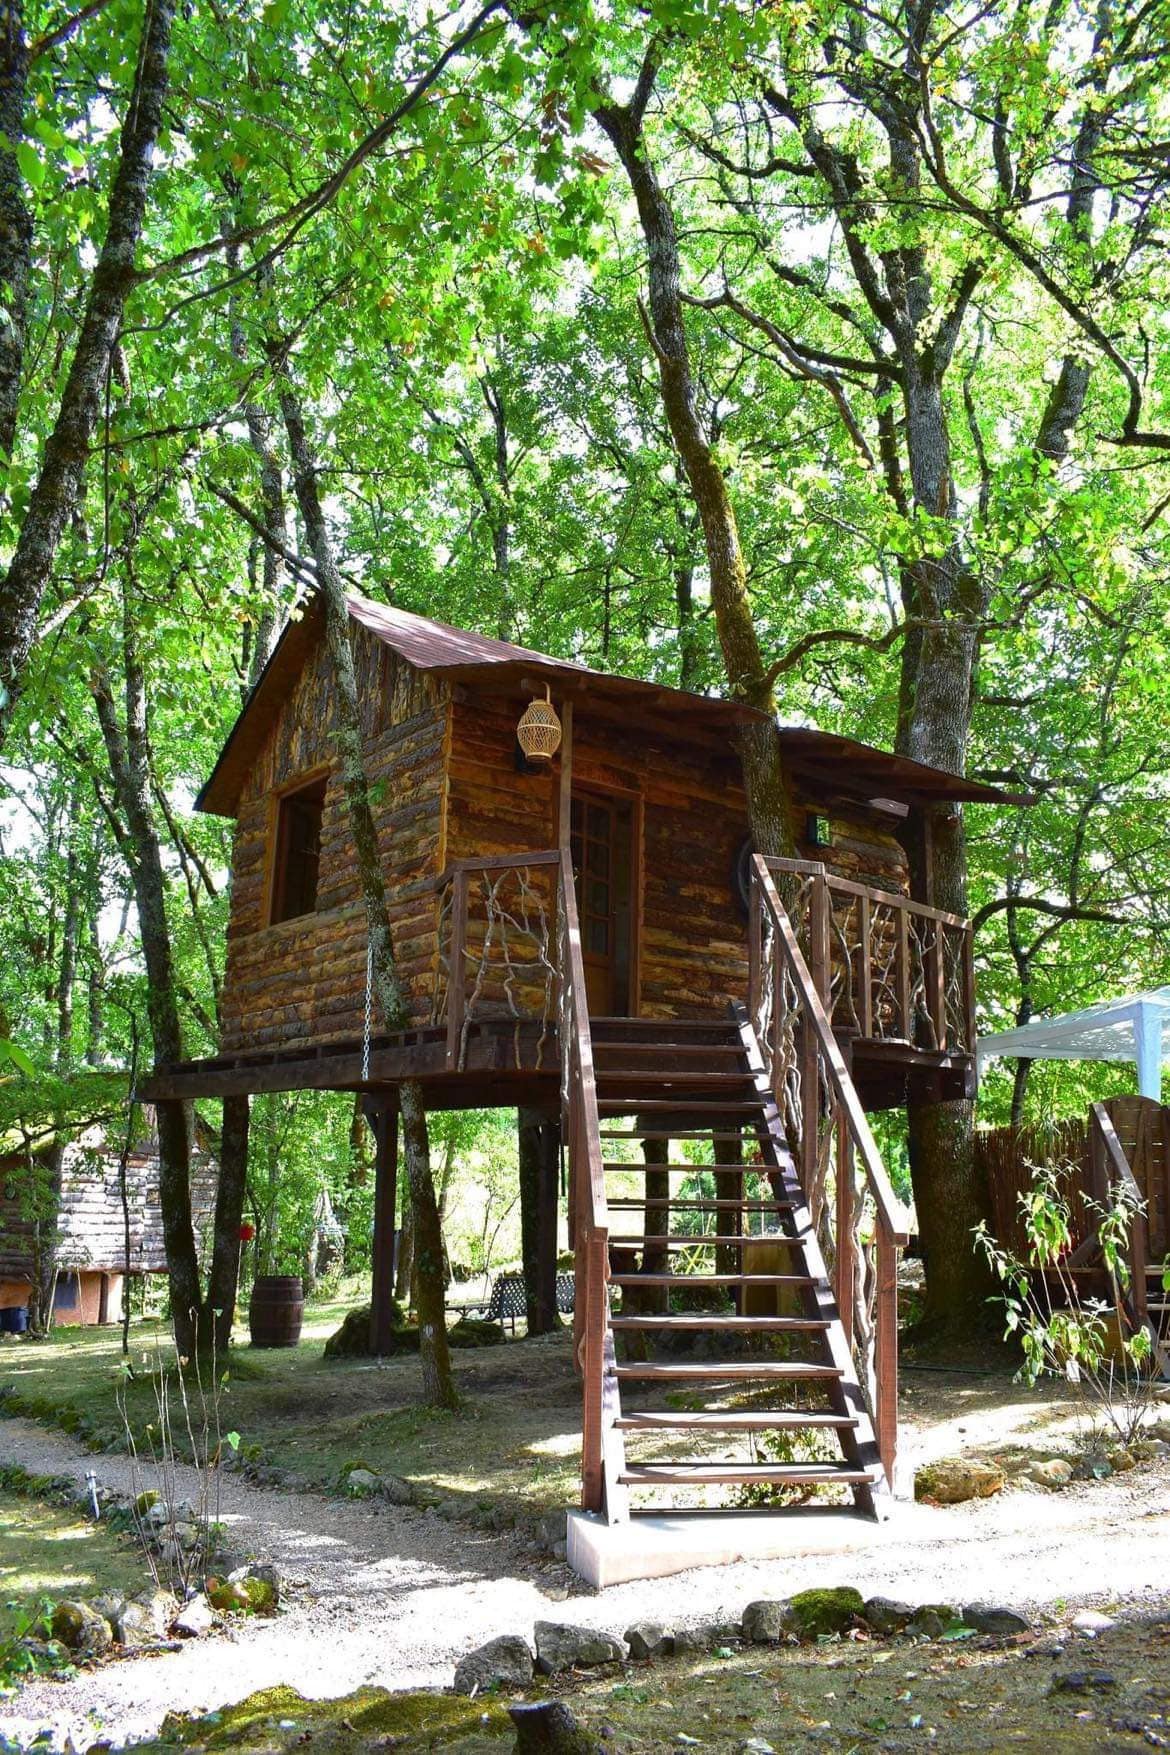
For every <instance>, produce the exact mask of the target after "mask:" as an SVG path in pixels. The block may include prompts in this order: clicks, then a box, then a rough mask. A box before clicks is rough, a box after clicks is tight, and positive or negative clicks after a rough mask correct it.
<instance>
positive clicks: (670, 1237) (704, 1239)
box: [609, 1231, 805, 1249]
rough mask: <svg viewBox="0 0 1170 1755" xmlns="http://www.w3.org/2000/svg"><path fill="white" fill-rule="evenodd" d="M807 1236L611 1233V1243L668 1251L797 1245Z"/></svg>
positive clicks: (758, 1233) (710, 1232)
mask: <svg viewBox="0 0 1170 1755" xmlns="http://www.w3.org/2000/svg"><path fill="white" fill-rule="evenodd" d="M804 1236H805V1234H804V1233H803V1232H801V1233H800V1234H799V1235H798V1236H796V1237H793V1236H790V1235H789V1234H788V1233H787V1232H785V1231H774V1232H773V1231H764V1232H759V1231H757V1232H755V1233H754V1234H752V1233H749V1232H746V1231H700V1232H698V1233H697V1234H696V1235H695V1236H693V1237H689V1236H686V1235H685V1234H683V1233H680V1232H673V1231H668V1232H667V1233H666V1234H665V1235H664V1236H662V1237H654V1236H651V1237H646V1236H644V1235H643V1234H642V1233H641V1232H639V1233H638V1235H637V1236H615V1235H614V1233H613V1232H612V1231H611V1232H610V1235H609V1241H610V1242H611V1243H616V1244H618V1245H619V1246H620V1247H622V1248H624V1249H641V1248H642V1247H643V1246H647V1247H650V1248H653V1247H654V1245H655V1244H658V1245H659V1246H665V1247H666V1248H668V1249H675V1248H677V1249H697V1248H698V1247H699V1246H700V1245H706V1244H711V1243H737V1244H744V1243H783V1244H788V1245H796V1244H801V1243H803V1242H804Z"/></svg>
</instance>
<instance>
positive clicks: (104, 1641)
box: [50, 1597, 114, 1658]
mask: <svg viewBox="0 0 1170 1755" xmlns="http://www.w3.org/2000/svg"><path fill="white" fill-rule="evenodd" d="M50 1630H51V1632H52V1635H53V1638H54V1639H55V1640H56V1641H57V1642H58V1644H59V1645H63V1646H65V1648H66V1649H67V1650H68V1651H71V1652H73V1653H74V1655H75V1656H76V1657H86V1658H92V1657H101V1655H102V1653H103V1652H107V1651H109V1649H110V1647H111V1645H113V1643H114V1632H113V1628H112V1627H111V1626H110V1623H109V1622H108V1621H107V1620H106V1618H105V1616H104V1615H99V1614H98V1611H97V1610H96V1609H93V1608H91V1607H90V1605H89V1604H88V1603H79V1602H75V1601H74V1600H73V1599H72V1598H68V1597H66V1598H64V1599H62V1601H61V1602H59V1603H58V1604H57V1605H56V1607H55V1608H54V1610H53V1619H52V1622H51V1623H50Z"/></svg>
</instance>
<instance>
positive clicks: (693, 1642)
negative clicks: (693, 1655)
mask: <svg viewBox="0 0 1170 1755" xmlns="http://www.w3.org/2000/svg"><path fill="white" fill-rule="evenodd" d="M742 1637H743V1634H742V1631H741V1627H740V1623H739V1622H738V1621H701V1622H700V1623H699V1624H698V1625H697V1626H695V1627H676V1628H675V1631H674V1652H675V1656H676V1657H681V1656H682V1655H683V1654H684V1653H686V1652H694V1651H712V1650H714V1649H716V1648H717V1647H719V1646H721V1645H733V1644H735V1643H736V1642H737V1641H738V1640H740V1639H741V1638H742Z"/></svg>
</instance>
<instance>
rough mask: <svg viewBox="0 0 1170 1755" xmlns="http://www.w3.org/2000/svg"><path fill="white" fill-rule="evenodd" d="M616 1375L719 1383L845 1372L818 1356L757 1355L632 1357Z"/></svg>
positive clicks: (622, 1378)
mask: <svg viewBox="0 0 1170 1755" xmlns="http://www.w3.org/2000/svg"><path fill="white" fill-rule="evenodd" d="M614 1375H615V1376H616V1377H617V1378H618V1379H619V1381H621V1382H626V1381H633V1380H634V1379H637V1380H638V1381H639V1382H643V1383H713V1382H714V1383H717V1382H720V1381H724V1380H734V1381H735V1382H737V1383H750V1382H752V1381H753V1380H754V1379H756V1378H761V1377H773V1378H776V1379H777V1380H778V1381H784V1382H796V1381H798V1380H799V1379H802V1378H825V1379H828V1378H838V1377H844V1375H845V1372H844V1369H843V1368H842V1367H841V1366H839V1365H824V1364H822V1363H821V1362H820V1361H819V1360H815V1359H757V1360H754V1361H753V1362H752V1363H751V1364H747V1363H745V1362H744V1361H743V1360H737V1361H736V1362H735V1363H734V1364H730V1365H715V1364H712V1363H710V1362H706V1363H702V1364H700V1363H699V1362H698V1361H697V1360H696V1361H694V1362H692V1363H688V1364H686V1365H659V1364H650V1363H649V1362H639V1361H630V1362H629V1363H622V1364H620V1365H617V1366H615V1367H614Z"/></svg>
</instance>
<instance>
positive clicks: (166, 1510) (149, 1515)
mask: <svg viewBox="0 0 1170 1755" xmlns="http://www.w3.org/2000/svg"><path fill="white" fill-rule="evenodd" d="M139 1498H140V1499H147V1498H150V1495H149V1494H146V1493H140V1494H139ZM171 1521H172V1514H171V1508H170V1506H169V1505H168V1504H167V1502H166V1500H165V1499H160V1498H159V1496H158V1494H157V1493H156V1494H154V1496H153V1498H150V1504H149V1505H148V1506H147V1508H146V1511H145V1512H144V1513H143V1522H144V1523H148V1524H149V1525H150V1526H151V1528H152V1529H156V1530H158V1529H162V1527H163V1525H164V1524H168V1523H170V1522H171Z"/></svg>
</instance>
